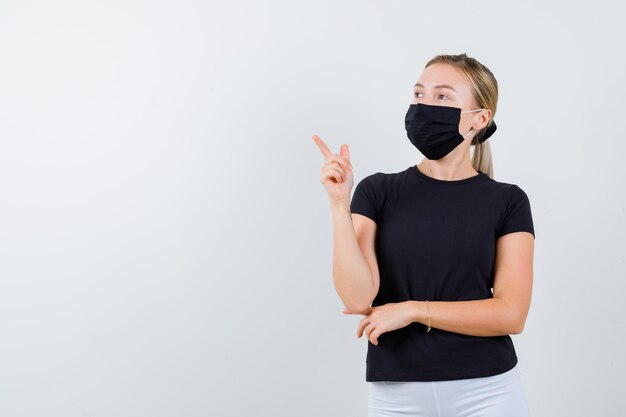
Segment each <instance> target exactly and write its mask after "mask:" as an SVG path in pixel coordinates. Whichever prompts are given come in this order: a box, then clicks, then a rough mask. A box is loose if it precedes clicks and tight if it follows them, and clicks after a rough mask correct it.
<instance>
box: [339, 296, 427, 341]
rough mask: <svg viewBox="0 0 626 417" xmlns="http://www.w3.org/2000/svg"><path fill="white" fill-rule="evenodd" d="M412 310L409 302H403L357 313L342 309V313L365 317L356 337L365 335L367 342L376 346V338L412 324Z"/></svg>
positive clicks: (370, 308)
mask: <svg viewBox="0 0 626 417" xmlns="http://www.w3.org/2000/svg"><path fill="white" fill-rule="evenodd" d="M414 308H415V307H413V306H412V305H411V301H403V302H400V303H387V304H384V305H381V306H376V307H369V308H367V309H365V310H363V311H361V312H359V313H350V312H349V311H348V309H343V311H342V313H344V314H363V315H364V316H365V317H364V318H363V319H361V321H360V322H359V326H358V327H357V331H356V337H357V338H359V337H361V336H362V335H363V333H365V335H366V336H367V338H368V339H369V341H370V342H372V344H374V345H376V346H378V337H379V336H380V335H381V334H383V333H386V332H391V331H393V330H398V329H401V328H403V327H406V326H408V325H409V324H411V323H413V321H414V320H413V315H414V314H415V313H414V312H415V310H414Z"/></svg>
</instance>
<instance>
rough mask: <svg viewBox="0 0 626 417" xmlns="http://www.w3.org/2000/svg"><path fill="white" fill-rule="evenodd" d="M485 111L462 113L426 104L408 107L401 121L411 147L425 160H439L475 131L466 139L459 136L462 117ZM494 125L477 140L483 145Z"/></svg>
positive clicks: (494, 127)
mask: <svg viewBox="0 0 626 417" xmlns="http://www.w3.org/2000/svg"><path fill="white" fill-rule="evenodd" d="M480 110H485V109H476V110H463V111H462V110H461V109H460V108H459V107H448V106H431V105H429V104H422V103H417V104H411V105H409V110H408V111H407V113H406V116H405V117H404V126H405V128H406V134H407V137H408V138H409V140H410V141H411V143H412V144H413V145H414V146H415V147H416V148H417V149H418V150H419V151H420V152H421V153H422V154H424V156H425V157H426V158H428V159H441V158H443V157H444V156H446V155H447V154H449V153H450V152H452V150H453V149H454V148H456V147H457V146H459V145H460V144H461V143H463V140H464V139H465V137H466V136H467V135H468V134H469V133H470V132H471V131H472V130H473V129H474V128H471V129H470V130H469V132H467V133H466V134H465V135H461V134H460V133H459V122H460V121H461V113H470V112H475V111H480ZM496 129H497V127H496V123H495V122H494V121H493V120H492V121H491V125H489V127H488V128H487V131H486V132H485V134H484V135H483V136H482V137H481V138H479V142H480V143H482V142H484V141H485V140H487V139H488V138H489V137H490V136H491V135H492V134H493V133H494V132H495V131H496Z"/></svg>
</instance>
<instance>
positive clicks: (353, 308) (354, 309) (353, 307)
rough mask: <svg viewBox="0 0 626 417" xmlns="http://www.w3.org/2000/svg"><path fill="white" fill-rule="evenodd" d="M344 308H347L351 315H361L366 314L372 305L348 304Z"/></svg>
mask: <svg viewBox="0 0 626 417" xmlns="http://www.w3.org/2000/svg"><path fill="white" fill-rule="evenodd" d="M344 306H345V307H346V310H347V311H348V313H350V314H360V313H362V312H364V311H365V310H367V309H368V308H370V306H371V303H370V304H368V305H364V304H349V303H346V304H344Z"/></svg>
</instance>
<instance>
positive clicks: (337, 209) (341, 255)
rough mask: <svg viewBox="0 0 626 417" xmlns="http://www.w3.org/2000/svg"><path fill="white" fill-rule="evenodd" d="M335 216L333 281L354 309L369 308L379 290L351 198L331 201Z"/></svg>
mask: <svg viewBox="0 0 626 417" xmlns="http://www.w3.org/2000/svg"><path fill="white" fill-rule="evenodd" d="M331 210H332V217H333V282H334V285H335V290H336V291H337V294H338V295H339V297H340V298H341V301H342V302H343V304H344V306H345V307H346V308H347V309H348V310H349V311H350V312H354V313H358V312H361V311H363V310H365V309H366V308H368V307H369V306H370V304H371V303H372V300H373V299H374V297H375V294H376V293H377V292H378V288H376V286H375V280H374V276H373V273H372V270H371V269H370V265H369V264H368V260H367V259H366V258H365V257H364V255H363V253H362V251H361V248H360V244H359V241H358V239H357V235H356V232H355V228H354V224H353V220H352V213H350V202H349V201H347V200H346V201H342V202H334V203H331Z"/></svg>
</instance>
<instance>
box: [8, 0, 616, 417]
mask: <svg viewBox="0 0 626 417" xmlns="http://www.w3.org/2000/svg"><path fill="white" fill-rule="evenodd" d="M618 4H619V3H618V2H610V1H594V2H580V1H570V2H556V1H552V2H546V1H531V2H517V3H515V4H509V2H497V1H471V2H461V1H458V2H453V1H444V2H421V1H378V2H374V1H341V2H339V1H320V0H317V1H309V2H302V1H297V2H296V1H272V2H260V1H258V2H254V1H246V2H234V1H230V2H225V1H224V2H205V1H195V2H191V1H172V0H170V1H134V0H133V1H128V0H126V1H56V2H44V1H40V2H35V1H3V2H2V3H0V415H1V416H3V417H4V416H6V417H21V416H50V417H52V416H63V417H74V416H90V417H91V416H93V417H96V416H116V417H121V416H150V417H157V416H224V417H225V416H272V417H275V416H296V415H297V416H301V417H305V416H344V417H352V416H353V417H357V416H365V415H366V403H367V385H366V382H365V352H366V348H367V342H366V340H365V338H361V339H356V337H355V334H356V326H357V323H358V321H359V320H360V318H361V317H360V316H349V315H344V314H342V313H341V309H342V308H343V305H342V304H341V302H340V299H339V297H338V296H337V294H336V293H335V290H334V287H333V285H332V275H331V272H332V223H331V217H330V210H329V206H328V199H327V196H326V193H325V191H324V189H323V187H322V185H321V184H320V183H319V169H320V167H321V165H322V163H323V160H322V156H321V154H320V153H319V151H318V149H317V147H316V146H315V144H314V143H313V141H312V139H311V136H312V135H313V134H314V133H317V134H319V135H320V136H321V137H322V139H324V140H325V141H326V142H327V143H328V145H329V146H330V147H331V148H332V149H333V151H334V152H338V151H339V146H340V145H341V144H342V143H348V144H349V145H350V150H351V159H352V163H353V165H354V167H355V183H356V182H358V181H360V179H362V178H363V177H364V176H366V175H368V174H370V173H373V172H375V171H383V172H397V171H400V170H403V169H406V168H407V167H408V166H410V165H412V164H416V163H418V162H419V161H420V160H421V159H422V155H421V154H419V153H418V152H417V150H416V149H415V148H414V147H413V145H411V143H410V142H409V140H408V139H407V137H406V132H405V131H404V124H403V123H404V115H405V112H406V109H407V107H408V104H409V103H410V101H411V93H412V91H411V90H412V85H413V84H414V83H415V82H416V80H417V78H418V77H419V74H420V73H421V70H422V69H423V67H424V65H425V64H426V62H427V61H428V60H429V59H430V58H432V57H433V56H435V55H437V54H441V53H448V54H458V53H463V52H465V53H467V54H468V55H469V56H472V57H475V58H477V59H478V60H480V61H481V62H482V63H484V64H485V65H486V66H487V67H489V68H490V69H491V70H492V71H493V73H494V74H495V76H496V78H497V79H498V83H499V86H500V100H499V103H498V111H497V114H496V116H495V117H494V120H495V121H496V122H497V124H498V131H497V133H496V134H495V135H494V136H493V137H492V138H491V139H490V141H491V144H492V151H493V157H494V174H495V179H496V180H499V181H503V182H509V183H515V184H518V185H519V186H520V187H522V188H523V189H524V190H525V191H526V192H527V194H528V195H529V198H530V200H531V206H532V210H533V218H534V223H535V230H536V242H535V243H536V245H535V276H534V283H535V284H534V289H533V301H532V305H531V311H530V314H529V316H528V320H527V322H526V327H525V330H524V332H523V333H522V334H520V335H514V336H513V341H514V343H515V346H516V350H517V353H518V357H519V369H520V372H521V375H522V378H523V382H524V387H525V390H526V392H527V396H528V401H529V404H530V407H531V413H532V415H533V417H542V416H546V417H547V416H569V417H574V416H581V417H588V416H592V415H595V416H605V417H608V416H618V415H621V414H620V413H622V412H623V411H622V410H623V407H622V405H621V404H623V381H624V378H625V377H626V361H625V359H624V356H623V350H624V342H625V337H624V336H625V334H624V329H625V324H626V323H625V319H624V317H625V314H624V313H625V311H624V310H625V308H624V302H623V298H624V297H623V296H624V292H625V289H626V288H625V284H624V282H625V278H626V264H625V261H626V259H625V253H626V250H625V249H626V247H625V244H624V236H625V234H626V198H625V194H626V193H625V188H626V187H625V186H624V182H625V180H626V175H625V174H624V168H623V166H624V165H623V162H624V155H625V151H626V145H625V144H624V143H625V140H626V138H625V137H624V133H623V132H624V111H625V106H624V97H625V93H626V91H625V90H626V89H625V88H624V78H623V77H624V74H625V73H626V65H625V59H624V54H623V43H622V42H621V40H623V39H624V38H625V37H626V36H625V35H626V33H625V32H626V31H625V30H624V24H623V13H622V12H621V11H620V10H619V8H621V6H618Z"/></svg>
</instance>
